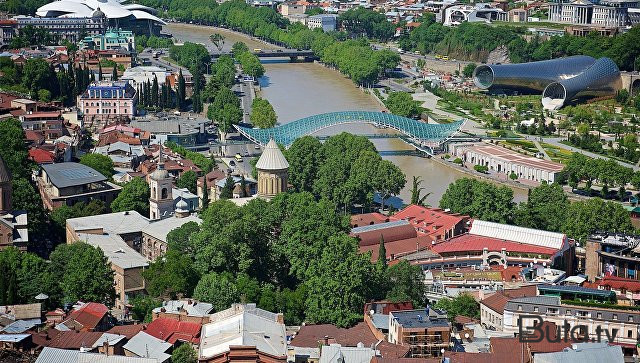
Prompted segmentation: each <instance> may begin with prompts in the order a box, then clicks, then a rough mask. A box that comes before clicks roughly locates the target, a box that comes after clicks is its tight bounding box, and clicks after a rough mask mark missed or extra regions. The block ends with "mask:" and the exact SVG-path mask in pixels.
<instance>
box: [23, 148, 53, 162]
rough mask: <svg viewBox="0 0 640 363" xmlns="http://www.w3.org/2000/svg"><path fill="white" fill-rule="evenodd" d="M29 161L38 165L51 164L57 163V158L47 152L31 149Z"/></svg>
mask: <svg viewBox="0 0 640 363" xmlns="http://www.w3.org/2000/svg"><path fill="white" fill-rule="evenodd" d="M29 159H31V160H33V161H35V162H36V163H38V164H51V163H53V162H54V161H55V159H56V156H55V155H53V153H51V152H49V151H46V150H42V149H38V148H31V149H29Z"/></svg>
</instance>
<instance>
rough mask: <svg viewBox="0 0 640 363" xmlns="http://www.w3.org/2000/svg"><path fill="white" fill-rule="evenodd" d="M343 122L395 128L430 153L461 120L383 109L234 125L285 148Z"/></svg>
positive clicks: (250, 136) (258, 140)
mask: <svg viewBox="0 0 640 363" xmlns="http://www.w3.org/2000/svg"><path fill="white" fill-rule="evenodd" d="M347 123H368V124H373V125H375V126H378V127H388V128H390V129H394V130H397V131H399V132H400V133H401V134H402V135H404V136H405V137H403V140H404V141H406V142H409V143H411V144H412V145H413V146H415V147H417V148H428V149H429V151H428V152H429V153H430V154H433V151H432V150H433V149H434V148H436V147H438V146H440V145H442V144H443V143H444V142H445V141H447V140H448V139H449V138H451V137H452V136H454V135H455V134H456V133H457V132H458V131H459V130H460V127H462V124H463V123H464V121H462V120H460V121H456V122H452V123H448V124H437V125H436V124H427V123H425V122H422V121H417V120H413V119H410V118H406V117H402V116H398V115H394V114H391V113H386V112H375V111H341V112H329V113H322V114H319V115H314V116H309V117H305V118H301V119H299V120H296V121H292V122H290V123H287V124H284V125H281V126H276V127H272V128H269V129H252V128H248V127H242V126H238V125H234V127H235V128H236V129H237V130H238V132H240V133H241V134H242V135H244V136H245V137H246V138H248V139H249V140H251V141H253V142H255V143H256V144H260V145H262V146H264V145H266V144H267V143H268V142H269V140H270V139H274V140H275V141H276V142H277V143H279V144H282V145H284V146H285V147H289V146H291V144H292V143H293V142H294V141H295V140H296V139H297V138H299V137H302V136H305V135H311V134H313V133H315V132H318V131H320V130H322V129H326V128H328V127H332V126H336V125H341V124H347ZM399 136H400V135H399Z"/></svg>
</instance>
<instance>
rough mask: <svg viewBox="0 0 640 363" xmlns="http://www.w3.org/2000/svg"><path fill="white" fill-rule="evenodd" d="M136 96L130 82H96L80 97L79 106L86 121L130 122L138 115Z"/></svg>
mask: <svg viewBox="0 0 640 363" xmlns="http://www.w3.org/2000/svg"><path fill="white" fill-rule="evenodd" d="M135 95H136V91H135V89H134V88H133V87H132V86H131V85H130V84H129V82H126V81H116V82H96V83H93V84H92V85H90V86H89V87H88V88H87V90H86V91H84V92H83V93H82V94H81V95H79V96H78V106H79V107H80V111H81V112H82V114H84V117H85V121H86V119H87V118H89V119H91V120H102V121H118V120H129V119H130V118H131V117H133V116H135V114H136V104H135Z"/></svg>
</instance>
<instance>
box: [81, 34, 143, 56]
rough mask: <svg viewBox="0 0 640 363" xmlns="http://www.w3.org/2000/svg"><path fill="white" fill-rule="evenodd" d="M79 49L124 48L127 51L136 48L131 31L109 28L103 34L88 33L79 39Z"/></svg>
mask: <svg viewBox="0 0 640 363" xmlns="http://www.w3.org/2000/svg"><path fill="white" fill-rule="evenodd" d="M80 48H81V49H86V48H88V49H97V50H116V49H124V50H126V51H129V52H133V51H135V50H136V43H135V38H134V36H133V32H132V31H130V30H122V29H117V30H116V29H109V31H107V32H106V33H104V34H97V35H90V36H87V37H85V38H84V39H82V40H81V41H80Z"/></svg>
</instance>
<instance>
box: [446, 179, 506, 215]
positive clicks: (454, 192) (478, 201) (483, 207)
mask: <svg viewBox="0 0 640 363" xmlns="http://www.w3.org/2000/svg"><path fill="white" fill-rule="evenodd" d="M440 208H443V209H446V208H448V209H450V210H451V211H452V212H454V213H461V214H466V215H469V216H471V217H473V218H477V219H482V220H486V221H490V222H498V223H508V222H510V221H511V218H512V213H513V190H511V189H509V188H508V187H505V186H496V185H494V184H491V183H488V182H483V181H480V180H477V179H471V178H461V179H458V180H456V181H455V182H454V183H452V184H450V185H449V187H448V188H447V190H446V191H445V193H444V195H443V196H442V199H440Z"/></svg>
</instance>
